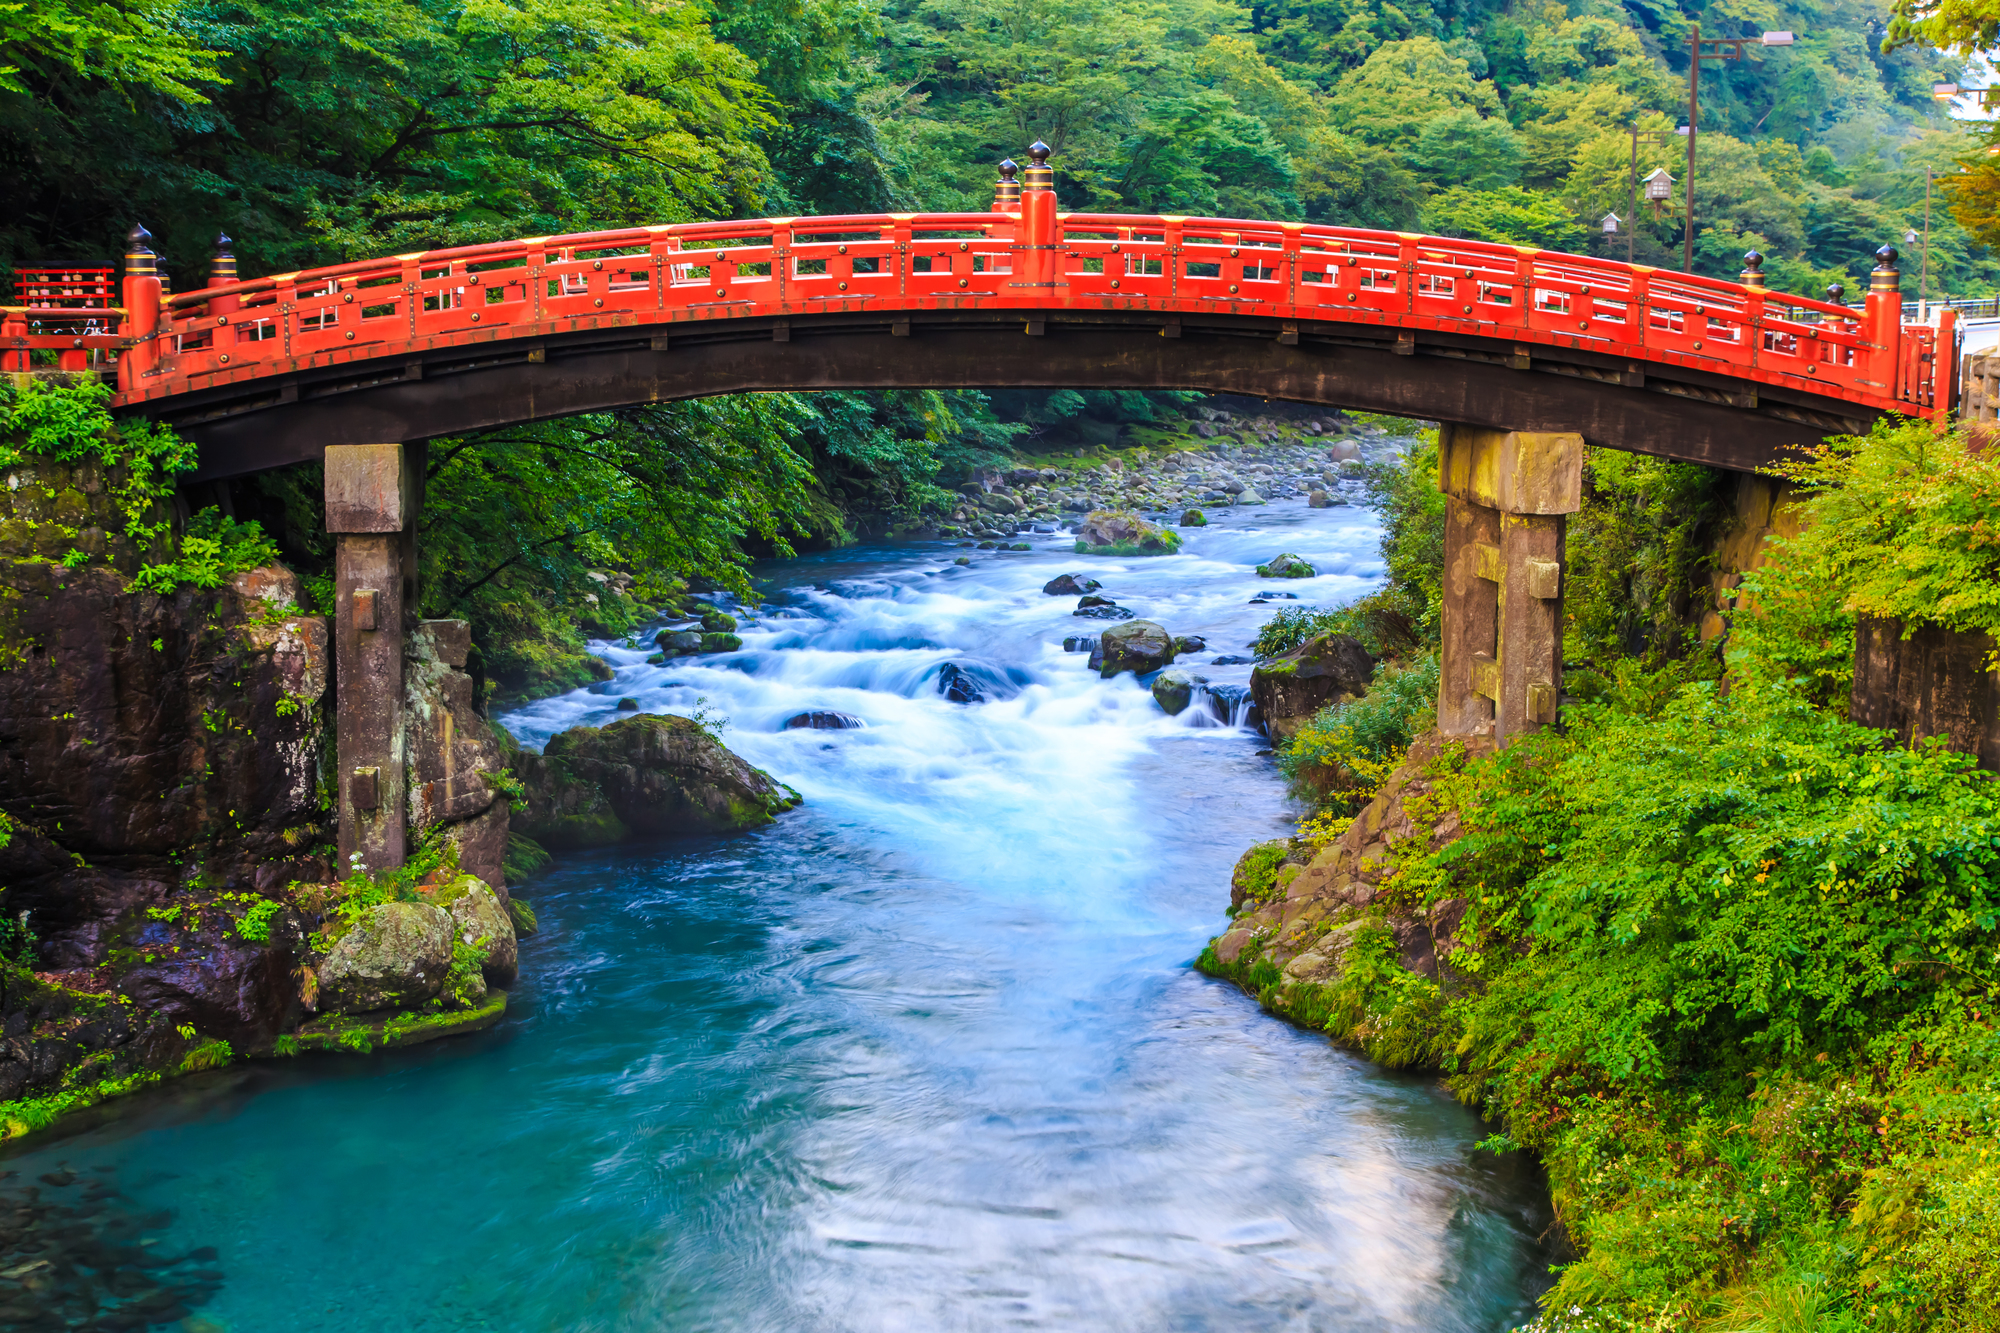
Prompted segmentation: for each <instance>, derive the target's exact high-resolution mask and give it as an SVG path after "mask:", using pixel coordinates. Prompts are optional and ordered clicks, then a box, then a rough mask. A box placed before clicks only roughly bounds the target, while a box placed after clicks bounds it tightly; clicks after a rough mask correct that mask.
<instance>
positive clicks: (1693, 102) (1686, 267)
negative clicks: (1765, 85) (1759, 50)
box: [1681, 23, 1792, 273]
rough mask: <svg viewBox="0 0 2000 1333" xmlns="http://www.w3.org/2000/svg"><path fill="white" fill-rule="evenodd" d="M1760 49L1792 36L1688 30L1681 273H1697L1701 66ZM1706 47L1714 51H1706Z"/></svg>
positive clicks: (1780, 43)
mask: <svg viewBox="0 0 2000 1333" xmlns="http://www.w3.org/2000/svg"><path fill="white" fill-rule="evenodd" d="M1753 42H1754V43H1756V44H1757V45H1758V46H1790V45H1791V44H1792V34H1791V33H1789V32H1767V33H1765V34H1764V35H1763V36H1761V37H1704V36H1702V35H1701V25H1700V24H1698V23H1697V24H1695V25H1694V26H1692V27H1690V28H1689V29H1688V126H1687V135H1688V160H1687V220H1686V222H1685V223H1684V228H1685V230H1684V234H1683V235H1682V237H1681V271H1682V272H1684V273H1692V272H1694V144H1695V138H1696V137H1697V136H1698V135H1699V134H1700V133H1701V96H1700V94H1701V62H1702V61H1704V60H1741V59H1742V58H1743V48H1744V47H1746V46H1749V45H1750V44H1751V43H1753ZM1704 46H1708V47H1713V48H1714V49H1713V50H1710V51H1704V50H1702V49H1701V48H1702V47H1704Z"/></svg>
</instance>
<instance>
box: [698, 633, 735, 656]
mask: <svg viewBox="0 0 2000 1333" xmlns="http://www.w3.org/2000/svg"><path fill="white" fill-rule="evenodd" d="M742 647H743V640H741V639H739V638H737V637H736V636H735V635H734V634H704V635H702V636H701V650H702V651H703V652H705V653H733V652H736V651H737V650H738V649H740V648H742Z"/></svg>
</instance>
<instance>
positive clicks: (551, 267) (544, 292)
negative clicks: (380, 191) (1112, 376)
mask: <svg viewBox="0 0 2000 1333" xmlns="http://www.w3.org/2000/svg"><path fill="white" fill-rule="evenodd" d="M1031 175H1032V173H1031ZM1049 199H1052V196H1049V195H1047V194H1046V191H1044V194H1043V200H1042V201H1038V200H1036V198H1035V190H1034V189H1033V188H1032V187H1031V188H1030V190H1029V192H1028V196H1027V202H1026V204H1025V205H1024V206H1023V207H1022V208H1021V209H1020V211H1011V210H1010V211H1005V212H1002V211H994V212H987V213H941V214H914V215H913V214H867V215H855V216H841V217H814V218H764V219H750V220H739V221H730V222H700V223H687V224H682V225H677V226H665V227H635V228H625V229H619V230H612V231H598V232H588V233H581V234H576V235H569V236H555V237H535V238H528V239H522V240H510V241H500V242H493V243H488V244H480V245H470V246H458V247H453V248H449V249H441V250H431V251H424V252H421V253H417V254H406V255H397V256H391V257H387V258H382V259H373V260H363V261H357V262H353V263H347V264H336V265H329V266H325V267H321V268H315V269H309V270H305V271H303V272H298V273H289V274H279V275H274V276H271V277H266V278H255V279H249V280H244V281H233V282H223V283H218V284H217V285H213V286H211V287H208V288H205V289H202V290H199V291H191V292H186V293H181V294H178V295H174V296H171V297H164V298H163V297H161V296H160V294H159V283H158V279H157V278H156V277H153V276H151V275H150V266H151V255H150V252H149V251H145V250H144V249H143V246H141V247H139V248H138V249H135V253H134V254H133V255H131V256H128V263H127V274H126V277H125V279H124V282H123V296H124V307H123V308H119V307H109V305H108V300H106V301H101V302H100V305H101V306H102V307H103V308H101V309H97V310H92V311H88V312H85V311H79V310H76V309H59V308H56V307H55V306H53V305H50V306H48V307H33V306H29V307H7V308H5V309H4V311H0V320H4V323H0V370H29V369H35V368H40V367H43V366H46V367H47V368H51V369H54V368H62V369H70V370H78V369H88V368H112V367H115V371H116V374H117V377H118V383H119V388H120V390H121V397H122V398H123V399H124V400H125V401H126V402H128V403H139V402H146V401H152V400H156V399H159V398H164V397H170V396H172V395H175V394H178V393H184V392H188V391H190V390H193V389H199V388H204V387H210V386H213V385H218V384H226V383H231V382H236V381H240V380H241V379H243V378H245V377H252V376H256V375H260V374H268V373H272V372H277V371H285V370H291V369H295V368H300V367H305V366H311V365H333V364H341V363H346V362H351V361H355V360H360V359H365V358H371V357H379V358H383V359H384V364H385V370H392V371H399V370H400V368H397V367H395V366H394V359H395V358H396V357H397V356H398V355H404V354H414V353H418V352H421V351H424V350H426V349H427V348H431V347H435V346H439V345H450V344H456V343H468V344H475V343H483V342H494V341H500V340H505V339H509V338H517V337H523V336H540V335H543V334H546V333H549V332H561V331H572V330H578V329H589V328H615V327H622V326H645V325H652V326H656V331H658V332H668V333H671V332H675V331H681V330H683V329H684V328H685V326H687V325H690V324H699V323H701V322H703V321H708V320H716V319H728V318H732V317H737V316H744V315H760V316H770V315H778V316H783V315H786V314H792V313H811V312H815V311H825V310H846V311H855V310H882V311H885V312H886V311H907V310H923V309H993V310H1014V309H1042V310H1061V309H1065V308H1068V309H1079V310H1096V309H1107V308H1110V309H1123V310H1134V309H1144V310H1157V311H1159V312H1160V313H1161V314H1162V315H1163V316H1173V315H1176V314H1185V313H1197V314H1199V313H1203V312H1219V313H1235V314H1243V315H1251V316H1268V317H1273V318H1276V319H1278V320H1281V321H1301V322H1311V323H1314V324H1318V325H1322V326H1323V325H1328V324H1341V323H1346V324H1367V325H1377V326H1393V327H1394V328H1396V329H1398V330H1433V331H1442V332H1448V333H1463V334H1472V335H1475V336H1481V337H1488V338H1513V339H1515V340H1517V341H1518V342H1519V344H1520V345H1519V346H1518V347H1516V348H1515V351H1516V352H1517V353H1528V352H1530V351H1531V350H1532V348H1533V347H1534V346H1536V345H1543V346H1547V345H1550V344H1555V345H1558V346H1564V347H1572V348H1582V349H1586V350H1592V351H1598V352H1602V353H1607V354H1610V355H1613V356H1622V357H1627V358H1630V361H1631V367H1630V371H1631V372H1632V373H1637V374H1643V369H1642V363H1648V362H1650V363H1654V364H1661V363H1664V364H1669V365H1675V366H1680V367H1688V368H1693V369H1699V370H1705V371H1709V372H1712V373H1715V374H1717V375H1721V376H1724V377H1728V378H1733V379H1747V380H1751V381H1764V382H1767V383H1776V384H1789V385H1794V386H1798V387H1802V388H1806V389H1808V390H1809V391H1812V392H1815V393H1820V394H1825V395H1828V396H1833V397H1839V398H1845V399H1849V400H1853V401H1859V402H1865V403H1869V404H1871V405H1875V406H1878V407H1885V408H1891V409H1894V410H1900V411H1905V412H1912V413H1916V414H1922V415H1932V414H1935V413H1937V412H1939V411H1941V410H1948V409H1949V407H1950V406H1951V404H1952V402H1953V401H1954V386H1953V383H1952V374H1953V372H1954V369H1955V363H1956V360H1957V358H1956V357H1955V355H1952V354H1951V348H1952V344H1953V340H1954V336H1955V335H1954V334H1953V332H1952V319H1953V315H1952V312H1950V311H1943V312H1941V315H1940V323H1939V324H1938V325H1936V326H1929V325H1904V324H1903V323H1902V319H1901V316H1902V306H1901V301H1900V294H1899V293H1898V291H1897V290H1896V284H1897V275H1896V273H1895V270H1894V268H1893V262H1894V251H1893V250H1889V249H1887V248H1886V247H1885V249H1884V251H1883V252H1882V254H1883V255H1885V256H1887V259H1886V260H1885V261H1884V263H1883V266H1882V267H1881V268H1879V269H1878V271H1877V273H1876V275H1875V279H1876V280H1875V283H1874V284H1873V289H1872V290H1871V291H1870V293H1869V296H1868V301H1867V304H1866V306H1865V308H1864V309H1863V310H1860V311H1856V310H1853V309H1850V308H1849V307H1847V306H1844V305H1837V304H1832V303H1829V302H1825V301H1820V300H1815V299H1812V298H1809V297H1801V296H1791V295H1785V294H1781V293H1775V292H1770V291H1768V290H1767V289H1765V288H1764V287H1763V286H1762V275H1761V274H1760V273H1757V272H1755V271H1754V266H1753V269H1751V270H1746V273H1745V275H1744V276H1745V278H1746V279H1747V280H1746V281H1744V282H1727V281H1721V280H1717V279H1711V278H1705V277H1699V276H1694V275H1690V274H1683V273H1673V272H1668V271H1664V270H1659V269H1651V268H1646V267H1644V266H1633V265H1627V264H1622V263H1618V262H1616V261H1612V260H1604V259H1595V258H1591V257H1589V256H1582V255H1570V254H1563V253H1559V252H1554V251H1543V250H1537V249H1532V248H1524V247H1517V246H1510V245H1500V244H1495V243H1491V242H1485V241H1472V240H1463V239H1454V238H1449V237H1437V236H1417V235H1410V234H1407V233H1399V232H1384V231H1372V230H1366V229H1359V228H1347V227H1332V226H1319V225H1312V224H1304V223H1284V222H1268V221H1255V220H1244V219H1230V218H1192V217H1175V216H1153V215H1132V214H1095V213H1069V214H1057V213H1055V212H1054V211H1053V206H1052V204H1048V203H1046V202H1044V201H1046V200H1049ZM1038 202H1043V207H1042V208H1041V209H1040V210H1039V211H1038V210H1037V208H1036V204H1037V203H1038ZM140 234H143V233H140ZM120 316H123V318H122V319H121V320H120V322H119V323H118V324H117V325H116V327H115V328H114V327H113V326H112V324H111V323H110V321H111V320H113V319H117V318H119V317H120ZM1940 348H1943V349H1945V351H1944V354H1942V355H1940V352H1939V349H1940Z"/></svg>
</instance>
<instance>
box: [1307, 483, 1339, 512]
mask: <svg viewBox="0 0 2000 1333" xmlns="http://www.w3.org/2000/svg"><path fill="white" fill-rule="evenodd" d="M1306 504H1308V505H1309V506H1311V507H1312V508H1314V509H1331V508H1333V497H1332V496H1330V495H1328V494H1327V493H1326V492H1325V491H1323V490H1320V489H1319V488H1318V487H1317V486H1315V487H1314V488H1313V489H1312V490H1310V491H1308V492H1307V493H1306Z"/></svg>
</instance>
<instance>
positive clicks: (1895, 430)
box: [1729, 422, 2000, 708]
mask: <svg viewBox="0 0 2000 1333" xmlns="http://www.w3.org/2000/svg"><path fill="white" fill-rule="evenodd" d="M1775 470H1776V471H1778V472H1779V473H1780V474H1781V475H1783V476H1785V477H1787V478H1789V479H1790V480H1792V481H1793V482H1795V483H1796V484H1797V485H1798V487H1799V490H1798V491H1797V492H1796V493H1795V497H1794V503H1796V504H1798V506H1799V519H1800V523H1801V529H1800V531H1799V532H1798V533H1797V535H1795V536H1791V537H1782V536H1775V535H1774V536H1772V537H1770V538H1768V539H1767V541H1766V550H1767V552H1768V557H1769V558H1768V562H1767V563H1766V564H1764V565H1763V566H1761V567H1760V568H1758V569H1755V570H1753V571H1751V572H1750V574H1749V575H1748V576H1747V577H1746V578H1745V579H1744V581H1743V586H1742V588H1741V589H1740V590H1739V591H1740V598H1739V600H1740V602H1741V603H1743V606H1742V609H1740V610H1739V611H1738V613H1737V615H1736V617H1735V623H1734V627H1733V629H1732V632H1731V635H1730V644H1729V664H1730V669H1731V670H1732V671H1733V672H1735V673H1737V674H1740V675H1742V676H1744V677H1746V678H1749V679H1755V680H1760V681H1776V680H1790V681H1793V682H1795V683H1796V684H1797V685H1798V687H1799V688H1800V689H1802V690H1803V691H1804V692H1805V693H1806V695H1807V697H1809V698H1810V699H1812V700H1813V701H1814V702H1816V703H1818V704H1820V705H1821V706H1823V707H1831V708H1845V706H1846V702H1847V698H1848V694H1849V691H1850V690H1851V688H1852V686H1853V679H1854V631H1855V622H1856V619H1857V617H1860V616H1878V617H1882V618H1885V619H1889V620H1897V621H1901V622H1902V624H1903V629H1904V632H1905V633H1913V632H1915V631H1916V630H1918V629H1920V628H1923V627H1925V626H1939V627H1942V628H1944V629H1947V630H1953V631H1961V632H1974V633H1986V634H1993V633H1996V631H2000V542H1996V538H1995V536H1994V531H1993V525H1992V520H1991V513H1992V509H1993V497H1994V496H1995V495H1996V494H2000V464H1996V463H1995V461H1994V460H1993V459H1992V458H1991V457H1989V456H1987V455H1984V454H1980V453H1975V452H1974V451H1973V450H1972V449H1971V448H1969V447H1968V443H1967V441H1966V439H1965V436H1964V434H1963V433H1962V432H1956V431H1954V432H1949V433H1946V434H1942V435H1940V434H1938V433H1936V432H1934V431H1933V430H1932V429H1931V427H1930V426H1928V425H1925V424H1922V423H1916V422H1901V423H1897V422H1885V423H1881V424H1878V425H1877V426H1876V428H1875V429H1874V430H1873V431H1872V432H1871V433H1870V434H1868V435H1866V436H1856V437H1843V438H1838V439H1833V440H1829V441H1827V442H1826V443H1825V444H1823V445H1821V446H1819V447H1817V448H1815V449H1813V450H1811V451H1810V452H1808V453H1806V454H1804V455H1803V456H1801V457H1799V458H1796V459H1794V460H1792V461H1789V462H1787V463H1784V464H1781V465H1780V466H1779V467H1778V468H1777V469H1775Z"/></svg>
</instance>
